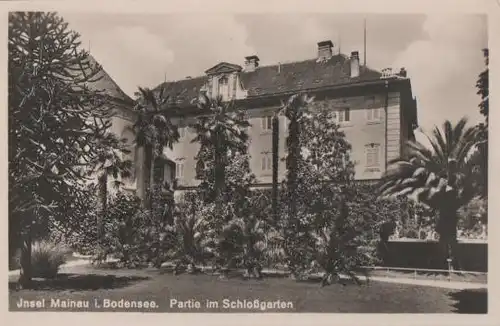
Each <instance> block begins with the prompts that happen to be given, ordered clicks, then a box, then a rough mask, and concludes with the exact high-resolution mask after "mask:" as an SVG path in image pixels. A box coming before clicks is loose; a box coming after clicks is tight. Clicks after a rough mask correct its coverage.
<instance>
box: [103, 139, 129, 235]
mask: <svg viewBox="0 0 500 326" xmlns="http://www.w3.org/2000/svg"><path fill="white" fill-rule="evenodd" d="M111 141H112V142H113V146H112V150H110V151H106V152H102V153H100V155H99V157H98V164H97V166H96V168H97V169H96V170H97V171H99V172H98V173H99V174H98V176H97V183H98V192H99V195H98V197H99V202H100V204H99V210H100V211H99V213H98V214H97V232H98V239H99V240H101V239H102V237H103V231H104V229H103V218H104V216H105V215H106V212H107V204H108V180H109V177H110V176H111V177H113V179H114V182H113V185H114V187H115V188H119V187H120V186H121V185H122V184H123V183H122V182H121V181H120V179H121V178H128V177H130V175H131V169H132V161H130V160H123V159H122V157H121V155H122V154H128V153H129V150H128V149H126V148H125V146H124V144H125V142H126V140H122V141H121V142H119V141H118V140H117V139H116V138H114V137H112V138H111Z"/></svg>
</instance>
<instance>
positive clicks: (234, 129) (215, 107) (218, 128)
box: [192, 94, 249, 216]
mask: <svg viewBox="0 0 500 326" xmlns="http://www.w3.org/2000/svg"><path fill="white" fill-rule="evenodd" d="M198 107H199V109H200V110H201V111H202V112H201V114H202V115H201V116H200V117H198V121H197V123H195V124H194V125H193V128H194V129H195V131H196V137H195V138H194V139H193V140H192V142H193V143H194V142H197V143H199V144H200V152H199V154H200V153H205V154H207V155H209V156H211V155H213V156H212V158H213V160H214V166H213V178H214V185H213V190H214V194H213V198H214V199H215V203H216V210H217V215H218V216H220V215H219V214H221V208H222V203H223V201H224V198H223V193H224V188H225V184H226V181H225V169H226V166H227V164H228V153H229V151H235V152H243V151H245V150H246V143H247V140H248V135H247V133H246V132H245V129H246V128H247V127H248V126H249V123H248V121H246V120H245V119H244V117H243V114H242V112H240V111H239V110H236V109H235V107H234V102H233V101H229V102H224V101H223V100H222V97H220V96H219V97H216V98H209V97H208V96H206V95H205V94H200V96H199V99H198ZM205 158H207V157H205ZM205 158H204V157H201V155H198V160H199V163H200V162H201V163H203V164H198V166H204V165H205V163H206V162H203V160H204V159H205Z"/></svg>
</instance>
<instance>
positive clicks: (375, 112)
mask: <svg viewBox="0 0 500 326" xmlns="http://www.w3.org/2000/svg"><path fill="white" fill-rule="evenodd" d="M381 111H382V110H381V108H368V109H366V120H367V121H368V122H380V121H382V112H381Z"/></svg>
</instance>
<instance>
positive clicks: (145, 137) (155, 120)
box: [134, 87, 180, 208]
mask: <svg viewBox="0 0 500 326" xmlns="http://www.w3.org/2000/svg"><path fill="white" fill-rule="evenodd" d="M137 97H138V98H137V101H136V102H137V103H136V107H135V111H136V112H137V113H138V114H137V119H136V121H135V123H134V130H135V132H136V139H135V141H136V144H137V146H139V147H144V149H145V162H144V165H145V167H146V173H145V174H144V176H148V178H147V179H146V180H145V181H146V184H147V185H148V187H147V188H148V192H147V194H146V193H143V194H139V196H140V197H141V198H145V197H146V195H148V197H150V195H151V194H152V193H153V192H154V186H155V180H154V166H155V163H156V162H157V159H158V158H159V157H161V155H162V154H163V149H164V148H165V147H166V146H167V147H168V148H170V149H172V146H173V144H174V143H176V142H177V141H179V137H180V135H179V131H178V129H177V126H175V125H174V124H173V123H172V121H171V117H172V116H173V115H174V114H175V113H176V111H177V110H176V109H175V106H174V104H173V103H172V99H173V98H172V97H171V96H170V95H168V94H167V93H166V90H165V88H164V87H162V88H160V89H159V90H158V91H155V90H151V89H149V88H142V87H139V92H138V93H137ZM146 203H147V205H146V207H148V208H151V207H152V206H153V200H152V198H148V199H147V201H146Z"/></svg>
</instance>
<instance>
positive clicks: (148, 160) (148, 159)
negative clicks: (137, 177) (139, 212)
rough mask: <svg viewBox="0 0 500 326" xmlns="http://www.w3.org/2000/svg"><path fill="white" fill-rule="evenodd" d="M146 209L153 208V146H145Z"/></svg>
mask: <svg viewBox="0 0 500 326" xmlns="http://www.w3.org/2000/svg"><path fill="white" fill-rule="evenodd" d="M144 151H145V153H144V161H145V162H144V172H143V176H144V193H145V196H144V207H145V208H151V206H150V204H151V188H152V187H151V173H152V164H153V163H152V162H153V146H151V145H146V146H144Z"/></svg>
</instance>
